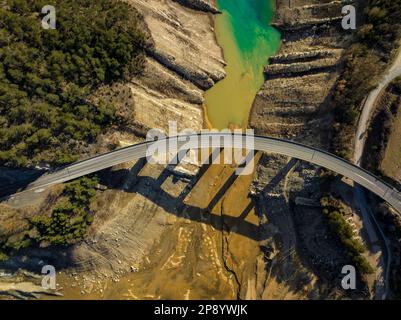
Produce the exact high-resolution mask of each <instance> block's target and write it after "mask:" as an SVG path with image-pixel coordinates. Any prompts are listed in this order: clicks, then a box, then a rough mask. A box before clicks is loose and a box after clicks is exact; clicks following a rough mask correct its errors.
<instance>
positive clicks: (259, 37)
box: [205, 0, 280, 129]
mask: <svg viewBox="0 0 401 320" xmlns="http://www.w3.org/2000/svg"><path fill="white" fill-rule="evenodd" d="M216 3H217V7H218V8H219V9H220V10H221V11H222V12H223V14H222V15H219V16H217V17H216V23H215V32H216V37H217V41H218V43H219V45H220V46H221V47H222V49H223V51H224V58H225V60H226V62H227V67H226V73H227V77H226V78H225V79H223V80H222V81H220V82H219V83H217V84H216V85H215V86H214V87H212V88H211V89H210V90H208V91H207V92H206V95H205V104H206V110H207V117H208V120H209V121H210V123H211V125H212V126H213V127H214V128H217V129H223V128H228V127H230V126H236V127H243V128H245V127H246V126H247V122H248V115H249V112H250V109H251V107H252V103H253V100H254V98H255V95H256V93H257V92H258V91H259V89H260V88H261V86H262V84H263V82H264V74H263V68H264V67H265V66H266V65H267V63H268V58H269V57H270V56H271V55H273V54H275V53H276V52H277V51H278V49H279V47H280V34H279V32H278V31H277V30H275V29H274V28H273V27H271V26H270V23H271V20H272V17H273V13H274V5H273V1H272V0H217V1H216Z"/></svg>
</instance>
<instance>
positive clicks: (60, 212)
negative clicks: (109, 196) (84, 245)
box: [31, 177, 98, 245]
mask: <svg viewBox="0 0 401 320" xmlns="http://www.w3.org/2000/svg"><path fill="white" fill-rule="evenodd" d="M97 184H98V180H97V179H96V178H87V177H84V178H81V179H79V180H76V181H74V182H72V183H70V184H68V185H67V186H66V187H65V188H64V191H63V195H64V196H65V199H63V200H62V202H61V203H60V204H58V205H57V206H56V207H55V208H54V209H53V211H52V213H51V215H50V216H35V217H33V218H32V220H31V223H32V225H33V226H34V227H35V228H36V230H37V231H38V233H39V235H38V236H37V237H36V239H35V240H36V241H37V242H39V243H43V242H45V243H49V244H52V245H69V244H73V243H76V242H78V241H80V240H82V239H83V237H84V235H85V233H86V230H87V228H88V226H89V225H90V224H91V223H92V221H93V215H92V214H91V211H90V208H89V205H90V200H91V199H92V198H93V197H94V196H95V194H96V191H95V187H96V185H97Z"/></svg>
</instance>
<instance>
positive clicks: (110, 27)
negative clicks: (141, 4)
mask: <svg viewBox="0 0 401 320" xmlns="http://www.w3.org/2000/svg"><path fill="white" fill-rule="evenodd" d="M49 4H50V5H54V6H55V8H56V13H57V28H56V29H55V30H45V29H43V28H42V25H41V19H42V16H41V8H42V7H43V6H44V5H49ZM140 23H141V22H140V18H139V15H138V13H137V12H136V11H135V10H134V9H133V8H132V7H131V6H130V5H128V4H126V3H122V2H120V1H118V0H50V1H49V0H6V1H2V2H0V165H9V166H25V165H29V164H37V163H41V162H43V163H49V164H51V165H57V164H61V163H66V162H70V161H72V160H75V158H76V156H77V155H78V154H79V152H80V151H81V150H82V148H84V147H85V146H87V145H88V144H90V143H92V142H94V141H95V139H96V137H97V136H98V134H99V133H101V132H102V131H103V130H104V129H105V128H107V127H108V126H110V125H112V124H113V122H114V121H115V112H114V109H113V106H112V105H96V106H95V105H93V104H91V103H89V102H88V101H87V99H86V97H87V96H88V95H89V94H90V93H91V92H93V90H94V89H95V88H96V87H97V86H99V85H100V84H103V83H111V82H113V81H117V80H120V79H124V77H128V76H132V75H134V74H136V73H139V72H141V71H142V69H143V65H144V55H143V52H144V48H145V47H146V43H147V41H146V36H145V34H144V33H143V31H141V29H142V30H143V28H141V27H140ZM61 211H63V210H61Z"/></svg>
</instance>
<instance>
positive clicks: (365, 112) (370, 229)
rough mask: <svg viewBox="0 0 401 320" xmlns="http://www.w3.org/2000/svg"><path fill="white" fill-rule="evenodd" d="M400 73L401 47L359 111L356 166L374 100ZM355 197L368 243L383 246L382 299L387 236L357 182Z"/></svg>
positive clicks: (388, 259)
mask: <svg viewBox="0 0 401 320" xmlns="http://www.w3.org/2000/svg"><path fill="white" fill-rule="evenodd" d="M399 76H401V49H400V50H398V55H397V57H396V58H395V60H394V61H393V63H392V65H391V66H390V68H389V69H388V70H387V72H385V74H384V76H383V78H382V79H381V80H380V82H379V84H378V86H377V87H376V88H375V89H374V90H373V91H371V92H370V94H369V96H368V97H367V98H366V100H365V101H364V104H363V106H362V113H361V116H360V118H359V123H358V129H357V134H356V137H355V150H354V163H355V164H356V165H358V166H361V164H362V161H363V154H364V150H365V144H366V139H367V130H368V128H369V124H370V121H371V117H372V115H373V112H374V110H375V107H376V102H377V101H378V99H379V97H380V95H381V94H382V93H383V91H384V90H385V89H386V88H387V87H388V86H389V84H390V83H391V82H392V81H394V80H395V79H396V78H398V77H399ZM355 198H356V199H357V205H358V207H359V209H360V211H361V214H362V216H363V221H364V222H365V227H366V230H367V233H368V237H369V238H370V240H371V243H374V242H375V241H374V240H373V239H380V242H381V243H382V247H383V248H384V249H385V251H384V252H383V254H382V257H381V263H380V265H381V267H380V268H378V270H377V272H376V274H377V285H376V299H385V298H386V297H387V296H388V288H389V278H390V265H391V259H392V257H391V251H390V248H389V244H388V239H387V237H386V236H385V234H384V232H383V230H382V229H381V227H380V225H379V223H378V222H377V220H376V218H375V216H374V214H373V212H372V210H371V209H370V207H369V205H368V203H367V201H366V195H365V192H364V190H363V189H362V188H361V187H360V186H358V185H357V186H356V188H355Z"/></svg>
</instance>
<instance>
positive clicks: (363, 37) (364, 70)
mask: <svg viewBox="0 0 401 320" xmlns="http://www.w3.org/2000/svg"><path fill="white" fill-rule="evenodd" d="M360 3H361V8H359V10H358V11H362V12H363V15H361V16H360V17H358V19H359V21H360V22H361V23H359V26H358V28H357V33H356V35H355V43H353V44H352V45H351V47H350V48H349V49H348V51H347V54H346V56H345V69H344V72H343V74H342V77H341V78H340V80H339V81H338V83H337V87H336V90H335V94H334V111H335V123H334V126H333V134H334V137H333V151H334V152H335V153H337V154H338V155H340V156H342V157H345V158H349V159H350V158H351V157H352V155H351V153H352V149H353V141H354V135H355V128H356V127H357V121H358V118H359V115H360V107H361V105H362V102H363V99H364V98H366V97H367V95H368V94H369V92H370V91H371V90H372V89H373V88H374V87H375V86H376V84H377V81H378V78H379V76H380V74H381V73H382V72H383V70H384V68H385V66H386V64H388V62H389V60H390V58H391V54H392V51H393V49H395V48H396V46H397V45H398V43H397V39H400V38H401V0H369V1H361V2H360Z"/></svg>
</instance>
